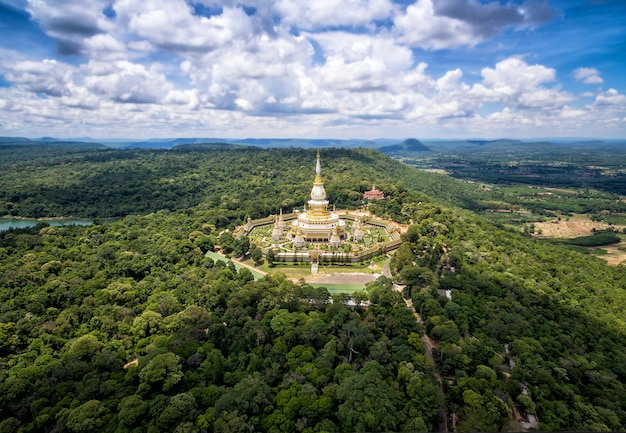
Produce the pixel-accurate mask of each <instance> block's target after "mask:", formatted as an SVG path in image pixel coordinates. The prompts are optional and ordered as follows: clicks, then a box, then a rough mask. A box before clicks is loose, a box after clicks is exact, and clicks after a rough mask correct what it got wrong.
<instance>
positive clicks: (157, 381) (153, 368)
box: [139, 352, 183, 391]
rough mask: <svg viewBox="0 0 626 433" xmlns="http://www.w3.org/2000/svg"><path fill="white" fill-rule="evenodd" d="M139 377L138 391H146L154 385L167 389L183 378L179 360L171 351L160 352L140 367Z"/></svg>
mask: <svg viewBox="0 0 626 433" xmlns="http://www.w3.org/2000/svg"><path fill="white" fill-rule="evenodd" d="M139 378H140V380H141V383H140V385H139V390H140V391H148V390H150V388H151V387H154V386H155V385H160V386H161V389H162V390H163V391H168V390H169V389H171V388H172V387H174V386H175V385H176V384H177V383H178V382H180V380H181V379H182V378H183V373H182V367H181V365H180V360H179V358H178V356H176V355H174V354H173V353H172V352H168V353H160V354H158V355H156V356H155V357H154V358H152V359H151V360H150V361H149V362H148V364H146V366H145V367H143V368H142V369H141V371H140V372H139Z"/></svg>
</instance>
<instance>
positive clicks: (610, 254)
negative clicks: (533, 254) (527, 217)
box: [534, 215, 626, 266]
mask: <svg viewBox="0 0 626 433" xmlns="http://www.w3.org/2000/svg"><path fill="white" fill-rule="evenodd" d="M534 225H535V233H536V234H535V237H537V238H562V239H572V238H577V237H581V236H590V235H592V234H593V233H594V229H595V230H605V229H608V228H614V229H617V230H619V231H622V230H623V229H624V226H616V225H613V226H609V225H608V224H606V223H604V222H599V221H591V220H590V219H589V218H587V217H585V216H582V215H575V216H574V217H571V218H570V219H569V220H565V219H561V220H552V221H546V222H536V223H534ZM539 233H540V234H539ZM625 247H626V243H625V242H624V241H622V242H620V243H617V244H612V245H605V246H602V247H601V249H602V250H604V251H606V254H602V255H598V257H600V258H602V259H604V260H605V261H606V262H607V264H609V265H611V266H617V265H619V264H620V263H622V262H625V261H626V251H623V249H625ZM589 249H590V250H594V249H595V248H589Z"/></svg>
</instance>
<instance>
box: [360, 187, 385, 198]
mask: <svg viewBox="0 0 626 433" xmlns="http://www.w3.org/2000/svg"><path fill="white" fill-rule="evenodd" d="M384 198H385V194H384V193H383V192H382V191H381V190H379V189H376V188H372V189H371V190H369V191H365V192H364V193H363V199H365V200H383V199H384Z"/></svg>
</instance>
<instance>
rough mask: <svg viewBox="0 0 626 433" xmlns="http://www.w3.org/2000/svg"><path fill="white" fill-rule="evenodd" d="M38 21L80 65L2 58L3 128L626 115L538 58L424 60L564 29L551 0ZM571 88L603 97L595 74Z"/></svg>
mask: <svg viewBox="0 0 626 433" xmlns="http://www.w3.org/2000/svg"><path fill="white" fill-rule="evenodd" d="M28 11H29V12H30V13H31V15H32V20H33V21H35V22H37V23H39V24H40V25H41V28H42V29H43V30H44V32H46V34H48V35H49V36H50V37H51V38H53V39H54V41H55V42H56V43H57V45H58V46H59V49H60V50H61V51H62V52H63V53H64V54H78V56H73V57H71V58H66V57H58V58H57V59H56V60H52V59H49V60H41V59H40V58H30V59H29V58H26V57H23V56H20V55H17V53H15V52H14V51H10V50H8V49H5V50H1V49H0V67H1V68H2V69H1V70H0V73H1V74H2V78H4V81H6V82H7V83H8V84H9V86H8V87H2V86H0V101H2V102H0V110H2V113H3V116H2V122H3V124H2V126H3V128H5V129H6V125H12V126H11V128H14V129H17V128H19V125H25V124H26V123H29V124H32V123H33V122H41V124H42V125H47V126H48V127H50V128H51V129H53V130H54V128H58V130H59V131H66V130H67V127H70V126H71V127H72V128H74V127H76V128H83V129H85V130H86V131H85V133H88V134H89V135H97V134H98V131H105V132H104V133H103V135H110V131H107V129H106V125H107V124H108V125H111V124H116V125H119V127H116V131H115V133H116V134H119V135H127V136H128V135H132V136H134V135H136V134H135V132H134V130H133V127H136V128H139V129H141V130H144V131H150V132H149V133H150V134H154V135H156V133H157V131H158V133H159V134H161V135H176V131H180V130H181V128H184V130H185V131H186V132H185V133H186V134H187V133H189V134H193V133H196V134H198V135H205V134H206V131H213V130H216V131H219V133H220V134H223V135H229V134H230V135H241V134H249V135H257V136H259V135H263V134H264V133H266V134H267V135H276V132H277V131H279V132H281V133H282V132H284V133H285V134H292V135H293V134H296V135H300V134H307V133H310V134H315V135H320V134H324V135H332V134H349V135H352V136H354V135H355V134H356V135H363V134H368V133H371V134H377V135H381V134H379V133H376V132H372V131H378V130H380V131H381V132H382V131H383V130H384V128H393V129H392V130H397V128H411V127H413V125H416V127H418V126H419V127H432V128H437V130H441V129H442V128H443V129H444V130H449V131H451V132H450V133H451V134H453V135H458V134H457V133H456V132H455V131H457V130H458V131H472V133H473V134H474V135H481V131H492V130H494V129H493V128H492V126H491V125H499V127H500V128H502V131H504V132H503V133H502V134H501V135H507V134H506V128H507V126H508V127H511V126H514V127H516V128H517V127H518V125H525V126H526V125H534V126H536V127H542V128H555V127H556V126H555V125H558V124H559V122H563V123H561V124H563V125H568V128H578V127H580V125H582V124H583V123H584V122H586V121H588V122H592V121H593V120H591V119H593V118H595V119H597V118H600V117H601V116H605V117H606V118H607V119H608V118H612V117H611V116H613V117H615V116H619V118H620V119H621V118H623V110H624V106H625V105H626V101H625V96H624V95H622V94H620V93H619V92H618V91H617V90H614V89H610V90H609V91H606V92H603V93H601V94H597V93H594V94H593V95H592V96H593V97H594V98H595V99H594V100H593V102H591V99H588V100H587V102H588V104H587V105H585V106H582V102H580V101H576V98H582V96H581V95H577V96H576V98H575V97H574V96H573V95H572V94H571V93H569V92H566V91H563V90H562V89H561V83H560V82H559V80H558V74H557V70H556V69H554V68H550V67H546V66H544V65H541V64H531V63H529V62H528V61H527V60H526V59H528V58H532V57H530V55H526V56H506V55H504V54H503V55H502V57H500V58H499V60H498V61H491V62H489V61H488V63H483V64H481V65H480V66H482V69H479V68H480V66H478V67H472V68H470V67H469V66H466V65H464V64H452V65H451V66H449V67H448V68H444V67H443V66H442V65H439V64H436V63H435V62H436V60H433V62H432V64H433V65H434V66H435V70H436V71H437V72H431V71H430V69H429V66H428V63H427V62H426V61H425V59H427V58H435V57H432V56H430V55H431V54H432V53H426V51H428V50H430V51H432V50H442V49H444V50H450V51H449V52H450V53H452V54H454V53H455V51H454V50H455V49H456V48H458V47H476V46H477V45H478V44H480V43H481V42H484V41H486V40H488V39H490V38H493V37H495V36H496V35H498V34H501V33H503V32H506V31H510V30H514V31H517V30H525V29H527V28H529V27H535V26H538V25H540V24H541V23H543V22H545V21H547V20H550V19H552V18H553V17H554V10H552V9H551V8H550V7H549V5H548V4H547V2H545V1H532V0H529V1H526V2H499V1H489V2H482V1H478V0H415V1H414V2H412V3H411V4H409V5H408V6H402V5H401V4H400V2H395V3H394V2H393V1H392V0H345V1H343V0H342V1H340V0H315V1H308V2H304V1H296V0H268V1H266V0H245V1H243V2H242V1H239V0H197V1H195V2H193V3H192V2H190V1H184V0H151V1H149V2H146V1H144V0H106V1H105V0H80V1H79V0H68V1H63V2H60V1H54V2H50V1H44V0H28ZM475 49H476V48H475ZM499 55H500V54H499ZM65 59H68V60H67V62H66V61H64V60H65ZM481 61H484V60H482V59H481ZM431 68H432V66H431ZM560 72H561V73H562V71H560ZM573 76H574V77H575V78H576V79H578V80H580V81H583V82H586V83H591V84H599V83H602V78H601V77H600V73H599V72H598V71H597V70H596V69H594V68H578V69H576V70H575V71H574V72H573ZM589 96H590V95H588V96H587V97H589ZM494 107H495V108H494ZM620 110H622V111H620ZM59 113H63V115H59ZM607 113H610V114H607ZM5 114H6V116H5ZM25 119H26V120H25ZM587 119H589V120H587ZM568 122H569V123H568ZM607 122H608V120H607ZM64 124H65V125H66V128H65V129H64V128H63V127H62V125H64ZM167 128H171V129H167ZM455 128H457V129H455ZM109 129H110V127H109ZM287 131H291V132H287ZM53 132H54V131H47V132H44V133H42V135H51V134H53ZM494 133H495V132H494Z"/></svg>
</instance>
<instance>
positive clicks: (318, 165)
mask: <svg viewBox="0 0 626 433" xmlns="http://www.w3.org/2000/svg"><path fill="white" fill-rule="evenodd" d="M315 174H322V164H321V163H320V151H319V150H318V151H317V163H316V164H315Z"/></svg>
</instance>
